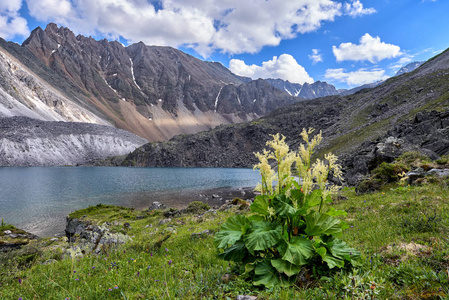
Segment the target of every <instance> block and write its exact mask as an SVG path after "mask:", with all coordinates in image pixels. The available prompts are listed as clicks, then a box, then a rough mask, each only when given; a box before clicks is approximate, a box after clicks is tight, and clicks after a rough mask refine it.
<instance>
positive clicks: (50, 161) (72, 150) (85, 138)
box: [0, 117, 146, 166]
mask: <svg viewBox="0 0 449 300" xmlns="http://www.w3.org/2000/svg"><path fill="white" fill-rule="evenodd" d="M145 142H146V140H145V139H143V138H141V137H138V136H136V135H134V134H132V133H130V132H127V131H124V130H120V129H116V128H114V127H110V126H102V125H96V124H88V123H73V122H49V121H47V122H44V121H40V120H36V119H30V118H27V117H11V118H0V166H52V165H53V166H58V165H76V164H84V163H86V162H88V161H90V160H93V159H101V158H106V157H108V156H114V155H124V154H127V153H129V152H131V151H133V150H134V149H135V148H137V147H139V146H141V145H143V144H144V143H145Z"/></svg>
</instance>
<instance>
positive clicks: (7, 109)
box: [0, 48, 110, 125]
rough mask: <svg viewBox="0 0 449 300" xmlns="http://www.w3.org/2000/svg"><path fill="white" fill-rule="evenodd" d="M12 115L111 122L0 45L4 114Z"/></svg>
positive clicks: (0, 106) (0, 93)
mask: <svg viewBox="0 0 449 300" xmlns="http://www.w3.org/2000/svg"><path fill="white" fill-rule="evenodd" d="M12 116H27V117H30V118H35V119H40V120H47V121H68V122H87V123H97V124H104V125H107V124H109V125H110V123H109V122H108V121H107V120H106V119H105V118H103V117H101V116H99V115H97V114H95V113H93V112H91V111H89V110H88V109H87V108H85V107H83V106H81V105H79V104H77V103H76V102H74V101H72V100H71V99H69V98H67V97H66V96H64V95H63V94H62V93H61V92H60V91H58V90H56V89H54V88H53V87H52V86H50V85H49V84H48V83H46V82H45V81H44V80H42V79H41V78H39V77H38V76H37V75H35V74H34V73H33V72H31V71H30V70H29V69H28V68H26V67H25V66H23V65H22V64H21V63H20V62H19V61H17V60H16V59H15V58H14V57H13V56H12V55H10V54H9V53H8V52H6V51H2V49H1V48H0V118H1V117H12Z"/></svg>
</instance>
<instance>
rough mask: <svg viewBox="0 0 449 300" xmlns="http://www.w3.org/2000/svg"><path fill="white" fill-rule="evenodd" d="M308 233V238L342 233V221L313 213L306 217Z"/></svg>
mask: <svg viewBox="0 0 449 300" xmlns="http://www.w3.org/2000/svg"><path fill="white" fill-rule="evenodd" d="M306 224H307V226H306V230H305V231H306V233H307V235H308V236H315V235H322V234H336V233H340V232H341V221H340V220H339V219H337V218H335V217H332V216H329V215H326V214H322V213H319V212H313V213H310V214H308V215H307V216H306Z"/></svg>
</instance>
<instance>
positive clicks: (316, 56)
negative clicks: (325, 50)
mask: <svg viewBox="0 0 449 300" xmlns="http://www.w3.org/2000/svg"><path fill="white" fill-rule="evenodd" d="M309 59H310V60H311V61H312V64H316V63H319V62H322V61H323V56H322V55H321V54H320V50H319V49H312V54H309Z"/></svg>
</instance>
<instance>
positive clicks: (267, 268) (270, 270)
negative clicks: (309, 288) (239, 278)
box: [253, 260, 296, 288]
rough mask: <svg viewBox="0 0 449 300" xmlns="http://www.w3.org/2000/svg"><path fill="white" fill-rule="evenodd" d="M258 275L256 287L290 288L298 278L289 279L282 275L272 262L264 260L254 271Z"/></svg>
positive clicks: (255, 278)
mask: <svg viewBox="0 0 449 300" xmlns="http://www.w3.org/2000/svg"><path fill="white" fill-rule="evenodd" d="M254 273H255V274H256V275H255V277H254V281H253V284H254V285H264V286H265V287H267V288H271V287H274V286H280V287H282V286H290V285H292V284H293V283H294V281H295V279H296V278H292V279H290V280H289V278H288V277H286V276H283V275H282V274H280V273H279V272H278V271H277V270H276V269H275V268H274V267H273V266H272V265H271V262H270V260H264V261H262V262H260V263H258V264H257V266H256V269H255V270H254Z"/></svg>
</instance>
